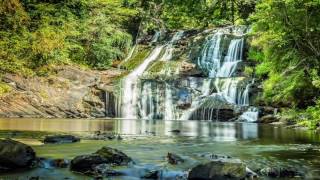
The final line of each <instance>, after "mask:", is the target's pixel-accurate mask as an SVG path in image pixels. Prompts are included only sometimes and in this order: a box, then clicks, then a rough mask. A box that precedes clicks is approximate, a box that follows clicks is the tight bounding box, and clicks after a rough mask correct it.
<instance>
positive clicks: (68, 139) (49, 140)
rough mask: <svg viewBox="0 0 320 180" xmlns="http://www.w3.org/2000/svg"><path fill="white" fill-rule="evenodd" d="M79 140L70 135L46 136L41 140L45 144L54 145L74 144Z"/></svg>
mask: <svg viewBox="0 0 320 180" xmlns="http://www.w3.org/2000/svg"><path fill="white" fill-rule="evenodd" d="M79 141H80V138H77V137H75V136H72V135H54V136H46V137H45V138H44V140H43V142H44V143H45V144H55V143H58V144H60V143H74V142H79Z"/></svg>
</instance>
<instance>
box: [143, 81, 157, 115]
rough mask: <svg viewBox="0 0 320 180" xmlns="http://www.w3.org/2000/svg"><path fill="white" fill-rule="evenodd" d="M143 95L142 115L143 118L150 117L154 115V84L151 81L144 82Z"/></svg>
mask: <svg viewBox="0 0 320 180" xmlns="http://www.w3.org/2000/svg"><path fill="white" fill-rule="evenodd" d="M140 95H141V107H140V109H141V111H140V112H141V116H142V119H149V117H152V115H153V110H154V107H153V102H152V98H153V94H152V86H151V83H150V82H145V83H144V84H143V88H142V93H141V94H140Z"/></svg>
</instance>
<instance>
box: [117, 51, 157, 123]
mask: <svg viewBox="0 0 320 180" xmlns="http://www.w3.org/2000/svg"><path fill="white" fill-rule="evenodd" d="M162 49H163V46H157V47H156V48H155V49H154V50H153V51H152V52H151V54H150V55H149V56H148V57H147V58H146V59H145V60H144V61H143V63H142V64H141V65H139V66H138V67H137V68H136V69H135V70H133V71H132V72H131V73H130V74H129V75H128V76H127V77H125V78H124V79H123V92H122V100H121V101H122V103H121V105H122V106H121V114H122V116H121V117H123V118H125V119H137V118H138V116H137V107H136V106H137V102H138V81H139V76H141V75H142V74H143V72H144V71H145V70H146V69H147V67H148V65H149V64H150V63H152V62H153V61H155V60H157V58H158V57H159V55H160V53H161V51H162Z"/></svg>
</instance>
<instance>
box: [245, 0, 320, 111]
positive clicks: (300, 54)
mask: <svg viewBox="0 0 320 180" xmlns="http://www.w3.org/2000/svg"><path fill="white" fill-rule="evenodd" d="M319 8H320V2H319V1H318V0H295V1H292V0H268V1H267V0H263V1H261V2H260V3H258V5H257V9H256V13H255V14H254V16H253V17H252V21H254V24H253V35H254V40H253V41H252V45H253V50H252V51H251V53H250V55H249V56H250V57H251V59H257V60H258V61H259V62H262V63H261V64H260V65H259V66H258V67H257V68H256V73H257V75H258V76H260V77H264V76H265V75H267V76H268V79H267V81H265V83H264V97H265V99H266V101H268V102H269V103H272V104H282V105H287V106H294V107H299V108H306V107H307V106H308V105H313V104H314V103H315V99H314V97H317V96H319V87H316V85H315V83H316V82H317V81H316V79H317V77H319V75H318V74H317V72H319V71H318V70H319V67H320V64H319V63H320V62H319V58H320V43H319V41H318V39H319V38H320V24H319V23H318V20H319V19H320V11H319ZM315 72H316V73H315ZM313 82H315V83H313Z"/></svg>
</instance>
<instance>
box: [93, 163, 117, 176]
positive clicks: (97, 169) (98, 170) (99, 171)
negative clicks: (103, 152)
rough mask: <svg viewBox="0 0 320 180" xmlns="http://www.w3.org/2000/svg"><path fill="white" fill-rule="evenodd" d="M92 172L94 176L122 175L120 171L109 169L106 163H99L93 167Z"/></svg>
mask: <svg viewBox="0 0 320 180" xmlns="http://www.w3.org/2000/svg"><path fill="white" fill-rule="evenodd" d="M93 174H94V175H95V176H104V177H107V176H120V175H123V174H122V173H121V172H118V171H115V170H113V169H111V167H110V165H108V164H99V165H97V166H94V167H93Z"/></svg>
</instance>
